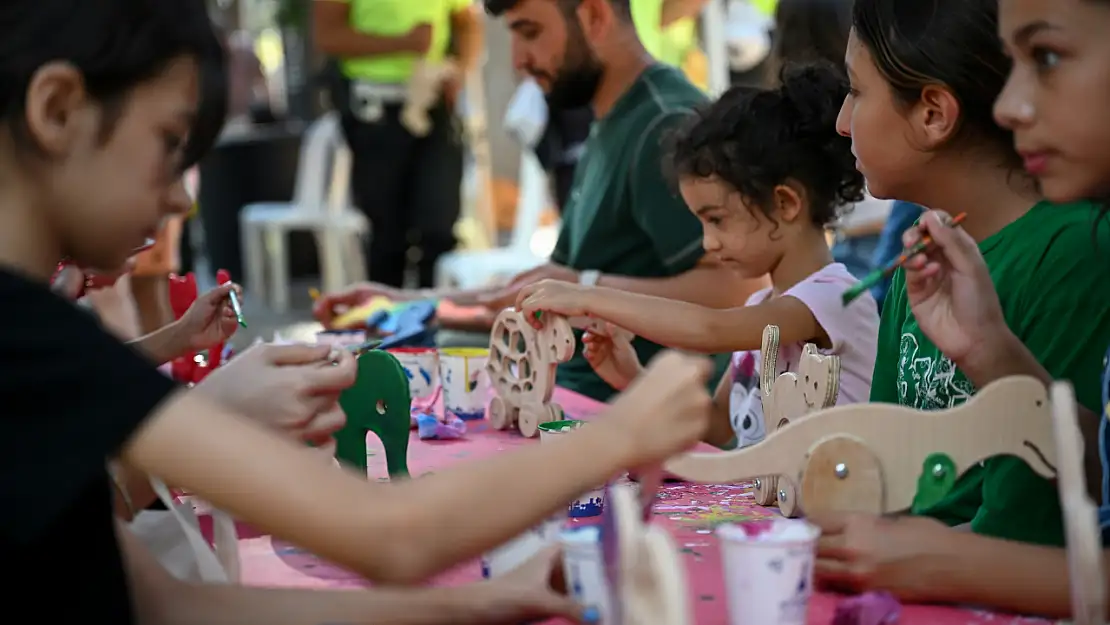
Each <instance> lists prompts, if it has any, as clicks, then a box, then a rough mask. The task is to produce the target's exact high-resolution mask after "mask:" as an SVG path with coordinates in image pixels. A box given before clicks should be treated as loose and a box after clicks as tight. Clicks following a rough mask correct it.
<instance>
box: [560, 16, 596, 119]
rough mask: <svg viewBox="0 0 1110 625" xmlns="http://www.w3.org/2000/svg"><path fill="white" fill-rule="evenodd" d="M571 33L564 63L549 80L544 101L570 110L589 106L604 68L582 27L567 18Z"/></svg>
mask: <svg viewBox="0 0 1110 625" xmlns="http://www.w3.org/2000/svg"><path fill="white" fill-rule="evenodd" d="M570 24H572V25H571V26H570V33H571V36H570V37H569V38H568V40H567V52H566V56H565V57H564V62H563V67H562V68H561V69H560V70H559V73H558V74H557V75H556V76H555V78H554V79H553V80H552V81H551V90H550V91H549V92H548V94H547V105H548V107H550V108H551V109H555V110H570V109H577V108H582V107H585V106H588V105H589V104H591V103H592V102H593V99H594V95H596V94H597V88H598V86H599V85H600V84H601V76H602V74H603V73H604V72H605V69H604V68H603V67H602V65H601V61H599V60H598V59H597V57H596V56H594V54H593V52H592V51H591V50H590V48H589V46H588V45H587V44H586V38H585V37H584V36H583V35H582V30H581V29H580V28H578V25H577V24H575V23H574V22H573V21H570Z"/></svg>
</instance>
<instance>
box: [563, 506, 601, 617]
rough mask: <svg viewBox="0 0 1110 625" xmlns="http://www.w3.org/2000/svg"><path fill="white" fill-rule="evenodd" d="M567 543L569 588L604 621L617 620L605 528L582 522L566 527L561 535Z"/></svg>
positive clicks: (565, 569) (565, 573) (565, 568)
mask: <svg viewBox="0 0 1110 625" xmlns="http://www.w3.org/2000/svg"><path fill="white" fill-rule="evenodd" d="M559 542H560V544H562V546H563V576H564V578H565V579H566V582H567V592H569V593H570V596H571V598H572V599H574V600H575V601H576V602H577V603H578V604H579V605H581V606H582V607H583V608H585V609H586V610H590V611H593V612H595V613H596V614H597V615H598V616H600V617H601V618H600V621H594V622H595V623H597V622H599V623H601V625H606V624H611V623H612V622H613V620H612V619H613V613H612V608H611V606H610V605H609V597H610V593H609V581H608V579H607V578H606V577H605V561H604V559H603V558H602V555H601V530H600V528H598V527H597V526H592V525H591V526H580V527H574V528H569V529H565V530H563V532H562V533H561V534H560V535H559Z"/></svg>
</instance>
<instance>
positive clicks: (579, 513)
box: [540, 419, 605, 519]
mask: <svg viewBox="0 0 1110 625" xmlns="http://www.w3.org/2000/svg"><path fill="white" fill-rule="evenodd" d="M584 423H585V421H578V420H576V419H567V420H564V421H549V422H547V423H541V424H540V442H541V443H550V442H551V441H555V440H559V437H561V436H563V435H564V434H566V433H568V432H571V431H573V430H576V429H578V428H579V427H581V426H582V425H583V424H584ZM604 509H605V489H604V488H596V489H594V490H591V491H589V492H587V493H585V494H583V495H582V496H581V497H579V498H578V499H575V500H574V501H572V502H570V505H569V506H568V507H567V516H569V517H570V518H572V519H582V518H587V517H595V516H600V515H601V513H602V511H603V510H604Z"/></svg>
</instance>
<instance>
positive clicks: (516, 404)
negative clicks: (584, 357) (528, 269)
mask: <svg viewBox="0 0 1110 625" xmlns="http://www.w3.org/2000/svg"><path fill="white" fill-rule="evenodd" d="M574 348H575V341H574V333H573V331H572V330H571V326H570V323H569V322H567V320H566V319H565V318H563V317H560V316H558V315H552V314H549V313H545V314H544V315H543V329H542V330H537V329H535V328H534V327H533V326H532V324H531V323H529V322H528V320H527V319H525V318H524V315H523V314H522V313H520V312H518V311H516V310H513V309H506V310H503V311H501V314H499V315H497V319H495V320H494V322H493V332H492V333H491V334H490V342H489V360H488V361H487V362H486V372H487V373H489V379H490V385H491V386H493V389H494V392H495V393H496V396H495V397H494V398H493V399H492V400H491V401H490V405H489V420H490V425H492V426H493V427H495V428H497V429H499V430H504V429H508V428H510V427H512V426H513V424H516V425H517V427H518V428H519V429H520V433H521V434H523V435H524V436H526V437H528V438H532V437H534V436H536V435H537V434H539V426H540V424H541V423H547V422H549V421H561V420H562V419H563V409H562V408H561V407H560V406H559V405H558V404H555V403H552V402H551V395H552V393H554V392H555V369H556V368H557V367H558V365H559V363H561V362H566V361H568V360H570V358H571V357H572V356H574Z"/></svg>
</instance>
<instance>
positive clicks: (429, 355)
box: [388, 347, 439, 401]
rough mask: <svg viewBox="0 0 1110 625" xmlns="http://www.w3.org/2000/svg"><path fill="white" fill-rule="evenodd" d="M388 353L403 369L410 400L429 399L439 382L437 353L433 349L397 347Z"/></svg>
mask: <svg viewBox="0 0 1110 625" xmlns="http://www.w3.org/2000/svg"><path fill="white" fill-rule="evenodd" d="M388 351H389V353H390V354H391V355H392V356H393V357H394V358H396V359H397V362H399V363H401V366H402V367H404V369H405V377H406V378H408V379H409V395H410V396H411V397H412V399H413V400H414V401H415V400H420V399H423V400H427V399H429V398H431V397H432V396H433V395H434V394H435V392H436V385H437V383H438V381H439V352H437V351H436V349H435V348H433V347H398V348H395V349H390V350H388Z"/></svg>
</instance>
